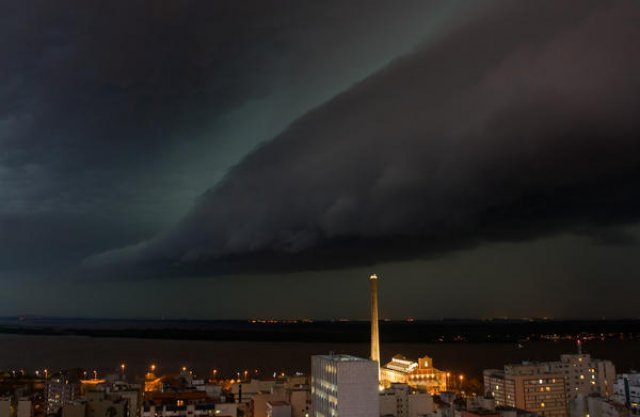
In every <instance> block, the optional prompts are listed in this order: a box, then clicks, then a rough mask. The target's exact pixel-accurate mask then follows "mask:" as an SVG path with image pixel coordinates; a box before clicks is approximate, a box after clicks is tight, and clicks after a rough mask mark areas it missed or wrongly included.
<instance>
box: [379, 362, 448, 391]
mask: <svg viewBox="0 0 640 417" xmlns="http://www.w3.org/2000/svg"><path fill="white" fill-rule="evenodd" d="M380 382H381V384H382V385H384V386H385V387H389V386H390V385H391V384H393V383H399V384H407V385H409V386H410V387H412V388H416V389H421V390H424V391H426V392H428V393H430V394H438V393H440V392H443V391H446V390H447V373H446V372H444V371H441V370H439V369H436V368H435V367H434V366H433V359H432V358H431V357H429V356H423V357H421V358H418V360H417V361H413V360H410V359H407V358H406V357H404V356H402V355H396V356H394V357H393V358H392V359H391V362H389V363H387V364H386V365H384V366H383V367H382V368H381V369H380Z"/></svg>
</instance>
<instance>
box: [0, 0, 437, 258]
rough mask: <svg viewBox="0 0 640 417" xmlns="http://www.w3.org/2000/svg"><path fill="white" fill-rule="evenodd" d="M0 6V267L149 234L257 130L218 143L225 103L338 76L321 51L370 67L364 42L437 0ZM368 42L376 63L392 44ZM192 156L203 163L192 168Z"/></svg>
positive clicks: (389, 32)
mask: <svg viewBox="0 0 640 417" xmlns="http://www.w3.org/2000/svg"><path fill="white" fill-rule="evenodd" d="M365 6H366V7H365ZM447 7H448V6H447ZM0 8H1V10H0V147H1V152H0V200H1V201H2V205H1V206H0V252H2V253H3V255H4V256H3V257H2V258H1V259H0V263H1V265H0V269H7V268H13V267H25V265H26V264H29V259H34V256H35V257H36V258H38V259H40V258H42V260H43V262H42V264H41V263H38V264H39V265H40V267H41V268H46V266H45V265H43V264H45V263H47V262H53V261H54V260H56V263H57V260H59V259H65V260H66V261H68V262H72V260H73V258H74V257H75V259H76V261H77V260H78V259H81V258H82V257H85V256H87V255H88V253H91V252H92V251H93V252H94V253H95V252H96V251H102V250H105V249H106V248H107V247H113V246H120V245H126V244H127V243H131V242H137V241H140V240H141V239H145V238H149V237H151V236H153V235H154V234H156V233H158V232H159V231H160V230H162V227H165V226H166V223H167V222H174V221H175V216H176V213H177V212H180V210H179V208H180V207H183V206H188V205H189V202H184V201H183V200H190V199H191V198H193V197H194V196H195V195H197V194H199V193H201V192H202V190H203V189H205V188H202V186H200V185H199V183H198V182H199V181H209V182H208V184H211V182H213V181H214V178H216V175H215V173H216V171H219V170H223V169H226V168H227V167H228V165H225V163H226V162H225V160H226V159H227V158H228V159H232V158H233V157H234V155H236V154H239V155H243V154H245V153H246V152H248V151H249V150H250V149H252V148H253V147H254V146H255V143H257V142H258V141H259V140H261V139H265V138H262V137H261V133H262V132H255V134H254V135H253V136H255V137H252V138H249V139H247V140H246V141H245V142H238V143H235V142H234V143H229V142H228V141H229V140H228V139H227V138H225V137H224V133H225V130H224V125H225V123H228V122H227V121H226V120H224V117H225V116H226V115H227V114H228V113H229V112H231V111H233V110H234V109H237V108H240V107H242V105H243V104H244V103H246V102H248V101H251V100H255V99H261V98H264V97H266V96H268V95H269V94H272V93H274V92H279V91H281V90H289V89H290V90H294V91H297V90H299V91H302V90H304V89H305V88H307V87H308V86H306V85H305V83H306V82H308V81H309V80H310V79H311V80H313V79H315V78H314V77H310V76H309V74H320V73H322V74H323V76H324V77H325V78H327V79H331V78H332V77H336V78H339V77H338V76H339V75H341V74H340V71H342V70H343V69H344V67H345V65H343V66H342V67H340V65H342V64H340V65H337V64H336V65H334V64H333V63H332V60H334V59H340V58H341V57H344V56H345V55H351V56H352V57H353V60H352V61H349V62H351V63H352V64H353V65H354V66H357V65H360V66H364V67H367V66H368V65H371V61H372V60H371V59H370V58H369V55H375V54H374V53H373V52H372V51H373V49H374V48H373V47H370V46H368V44H367V43H366V42H365V40H366V39H369V40H370V41H371V42H374V43H377V44H378V45H379V44H380V43H381V39H385V38H391V37H393V36H394V35H395V34H398V37H399V38H401V39H404V40H406V39H408V38H410V35H411V34H412V33H413V32H412V31H411V30H405V28H399V27H398V25H399V24H401V23H403V22H405V21H406V19H407V18H409V17H410V16H409V15H410V14H413V13H418V14H423V15H424V16H425V18H424V21H425V22H431V20H432V19H431V14H430V13H429V12H430V11H434V13H435V12H436V11H438V10H440V9H443V7H442V6H441V5H437V4H435V3H433V2H419V1H411V2H406V3H404V4H403V5H400V6H393V5H390V4H389V5H386V2H383V1H376V2H374V3H373V4H372V3H371V2H370V1H367V2H364V1H361V2H357V1H356V2H348V3H345V2H342V1H337V0H336V1H329V2H322V4H320V3H318V2H306V1H284V2H283V1H263V0H259V1H247V2H236V1H233V2H222V1H215V2H213V1H180V2H157V1H122V2H83V1H60V2H50V1H26V2H3V4H2V5H0ZM415 20H416V19H414V23H412V25H414V24H415ZM425 24H426V23H425ZM418 27H419V26H418ZM414 32H415V33H416V34H417V33H422V32H424V31H423V30H422V29H420V30H417V29H416V30H415V31H414ZM389 45H393V42H390V43H389ZM380 49H385V51H387V52H381V53H380V54H379V55H376V56H377V59H382V58H383V57H384V55H385V53H389V52H388V51H389V50H391V48H389V47H386V48H385V47H383V46H380ZM340 68H342V69H340ZM347 79H348V77H347ZM327 84H328V85H330V84H331V81H328V82H327ZM308 89H309V88H307V90H308ZM307 90H304V91H307ZM300 94H301V95H302V93H300ZM220 120H222V121H220ZM216 123H218V124H219V125H222V127H219V126H218V128H217V129H211V126H212V125H216ZM209 129H211V130H213V131H214V132H215V134H213V133H207V132H208V130H209ZM230 149H232V150H233V151H231V150H230ZM197 153H199V154H205V155H206V154H211V155H210V159H211V161H212V162H211V163H209V164H207V165H206V166H203V167H200V168H198V169H196V168H193V167H192V165H196V164H195V163H194V162H193V161H192V159H191V157H192V155H193V154H197ZM227 155H229V156H228V157H227ZM175 161H178V162H179V164H178V163H176V162H175ZM221 161H222V162H221ZM218 175H219V174H218ZM209 176H210V178H209ZM201 177H206V179H205V180H202V179H201ZM185 183H188V184H191V186H192V187H193V190H195V191H192V190H189V191H188V192H187V191H185V188H187V187H189V185H186V186H185ZM193 184H196V185H193ZM173 206H177V207H178V209H175V208H174V207H173ZM172 216H173V217H172ZM37 238H40V239H42V240H40V241H39V242H37V244H33V243H34V242H32V241H31V240H35V239H37ZM26 242H31V243H26ZM9 254H11V256H9ZM9 258H10V259H9ZM45 259H46V260H48V261H47V262H45ZM19 260H24V262H22V261H19Z"/></svg>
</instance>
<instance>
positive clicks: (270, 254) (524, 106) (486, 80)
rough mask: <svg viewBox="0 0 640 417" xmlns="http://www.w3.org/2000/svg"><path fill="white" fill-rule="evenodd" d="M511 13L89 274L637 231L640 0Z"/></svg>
mask: <svg viewBox="0 0 640 417" xmlns="http://www.w3.org/2000/svg"><path fill="white" fill-rule="evenodd" d="M503 6H504V7H502V10H500V11H499V12H496V13H494V14H492V15H491V16H490V17H483V18H482V19H477V20H476V21H474V22H472V23H470V24H469V25H467V26H465V27H464V28H463V29H461V30H458V31H456V32H455V33H454V34H453V35H451V36H449V37H447V38H446V39H444V40H443V41H441V42H439V43H438V44H437V45H432V46H429V47H426V48H424V49H422V50H419V51H416V53H414V54H412V55H411V56H408V57H405V58H403V59H400V60H398V61H397V62H395V63H393V64H392V65H390V66H389V67H388V68H386V69H385V70H383V71H381V72H379V73H378V74H376V75H374V76H372V77H370V78H369V79H367V80H365V81H363V82H361V83H359V84H358V85H356V86H354V87H353V88H352V89H350V90H348V91H346V92H345V93H343V94H341V95H339V96H337V97H336V98H334V99H333V100H331V101H329V102H328V103H326V104H325V105H323V106H321V107H319V108H317V109H316V110H314V111H312V112H310V113H308V114H307V115H305V116H304V117H302V118H301V119H299V120H298V121H296V122H295V123H293V124H292V125H291V126H290V127H289V128H288V129H287V130H286V131H285V132H283V133H282V134H281V135H279V136H278V137H276V138H275V139H274V140H273V141H272V142H270V143H268V144H265V145H264V146H262V147H261V148H260V149H258V150H256V151H255V152H253V153H252V154H250V155H249V156H247V157H246V158H245V159H244V160H243V161H242V162H241V163H240V164H238V165H237V166H236V167H235V168H234V169H233V170H232V171H231V172H230V173H229V174H228V175H227V177H226V178H225V179H224V181H223V182H222V183H221V184H219V185H217V186H216V187H214V188H212V189H211V190H210V191H209V192H207V193H206V194H205V195H203V196H202V197H201V199H200V201H199V202H198V203H197V205H196V206H195V207H194V209H193V210H192V212H191V213H190V214H189V215H188V216H187V217H186V218H185V219H184V220H183V221H182V222H180V223H179V224H178V225H177V226H176V227H175V228H174V229H173V230H171V231H170V232H168V233H167V234H165V235H164V236H161V237H159V238H157V239H155V240H152V241H149V242H145V243H142V244H139V245H137V246H136V247H128V248H125V249H121V250H115V251H112V252H108V253H105V254H103V255H100V256H98V257H94V258H91V259H90V260H89V261H88V262H87V265H88V266H89V267H90V269H91V270H93V271H102V272H103V273H104V274H105V275H106V276H162V275H164V276H166V275H175V276H178V275H191V274H193V275H215V274H224V273H228V272H238V271H245V272H246V271H249V272H258V271H278V270H295V269H313V268H324V267H339V266H351V265H368V264H372V263H375V262H380V261H383V260H390V259H408V258H415V257H422V256H434V255H437V254H441V253H444V252H447V251H450V250H453V249H459V248H464V247H472V246H476V245H479V244H481V243H483V242H487V241H495V240H526V239H532V238H536V237H539V236H543V235H549V234H554V233H558V232H569V233H580V234H584V233H592V234H598V233H599V232H598V230H604V229H607V228H608V227H610V226H617V225H621V224H626V223H631V222H636V221H638V220H639V216H640V197H638V193H637V190H638V189H640V140H639V139H640V138H639V133H640V117H639V116H640V77H638V74H639V73H640V26H638V25H637V22H638V21H640V6H639V5H638V3H637V2H633V1H628V2H607V3H602V2H596V3H587V2H561V3H558V2H550V1H549V2H528V3H521V2H519V3H504V4H503ZM604 235H605V234H604V233H603V234H602V236H604Z"/></svg>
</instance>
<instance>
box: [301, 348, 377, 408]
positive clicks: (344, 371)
mask: <svg viewBox="0 0 640 417" xmlns="http://www.w3.org/2000/svg"><path fill="white" fill-rule="evenodd" d="M378 392H379V391H378V363H377V362H374V361H372V360H369V359H363V358H358V357H355V356H350V355H316V356H312V357H311V401H312V413H313V416H314V417H338V416H339V417H379V412H380V407H379V402H378V401H379V400H378Z"/></svg>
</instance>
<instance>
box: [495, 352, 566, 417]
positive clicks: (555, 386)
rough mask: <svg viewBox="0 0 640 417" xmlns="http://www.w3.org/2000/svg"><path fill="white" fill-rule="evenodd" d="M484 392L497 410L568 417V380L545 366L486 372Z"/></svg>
mask: <svg viewBox="0 0 640 417" xmlns="http://www.w3.org/2000/svg"><path fill="white" fill-rule="evenodd" d="M484 389H485V391H486V392H487V393H488V394H490V395H492V396H493V398H494V399H495V403H496V406H507V407H515V408H520V409H524V410H528V411H531V412H534V413H537V414H540V415H542V416H545V417H567V415H568V402H567V395H566V389H565V380H564V376H563V375H562V374H559V373H553V372H551V369H550V368H549V366H543V365H541V364H523V365H507V366H505V368H504V370H497V369H487V370H485V371H484Z"/></svg>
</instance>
